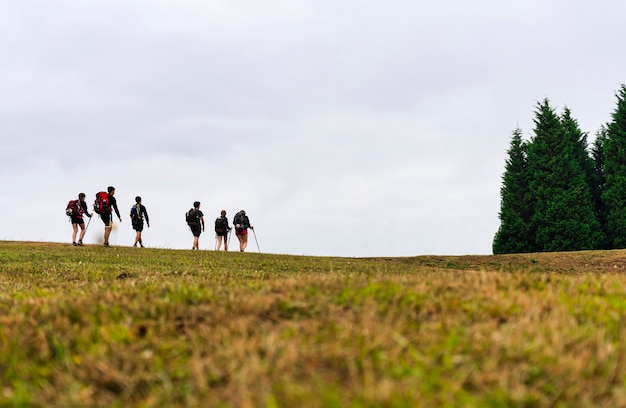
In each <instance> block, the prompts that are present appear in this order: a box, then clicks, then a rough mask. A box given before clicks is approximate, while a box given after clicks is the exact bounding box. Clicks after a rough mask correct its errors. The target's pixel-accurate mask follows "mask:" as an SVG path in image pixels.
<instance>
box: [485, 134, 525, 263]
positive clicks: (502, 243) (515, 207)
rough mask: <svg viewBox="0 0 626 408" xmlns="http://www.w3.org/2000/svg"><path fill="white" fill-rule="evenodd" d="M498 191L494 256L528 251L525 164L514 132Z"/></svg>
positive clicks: (520, 135) (517, 137)
mask: <svg viewBox="0 0 626 408" xmlns="http://www.w3.org/2000/svg"><path fill="white" fill-rule="evenodd" d="M508 155H509V157H508V159H507V161H506V166H505V170H504V175H503V176H502V187H501V188H500V198H501V202H500V214H499V217H500V228H499V229H498V232H496V235H495V237H494V239H493V253H494V254H506V253H523V252H531V251H532V244H531V242H530V235H529V224H530V216H531V214H532V211H531V209H530V208H529V206H528V205H529V201H528V199H529V194H528V193H529V191H528V161H527V158H526V143H524V142H523V140H522V131H521V130H520V129H519V128H517V129H515V130H514V131H513V137H512V138H511V146H510V148H509V150H508Z"/></svg>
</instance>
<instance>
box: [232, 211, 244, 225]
mask: <svg viewBox="0 0 626 408" xmlns="http://www.w3.org/2000/svg"><path fill="white" fill-rule="evenodd" d="M233 224H235V229H238V230H244V229H246V227H247V225H245V224H246V219H245V216H244V215H243V214H242V213H241V211H239V212H238V213H237V214H235V216H234V217H233ZM237 225H238V226H239V227H237Z"/></svg>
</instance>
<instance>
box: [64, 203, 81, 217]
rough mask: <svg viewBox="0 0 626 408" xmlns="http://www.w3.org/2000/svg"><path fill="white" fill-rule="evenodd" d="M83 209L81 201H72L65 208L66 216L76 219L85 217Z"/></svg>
mask: <svg viewBox="0 0 626 408" xmlns="http://www.w3.org/2000/svg"><path fill="white" fill-rule="evenodd" d="M83 212H84V211H83V209H82V207H81V206H80V201H79V200H70V202H69V203H67V207H66V208H65V215H67V216H72V215H73V216H74V217H78V216H81V215H83Z"/></svg>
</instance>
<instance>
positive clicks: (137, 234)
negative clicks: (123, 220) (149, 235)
mask: <svg viewBox="0 0 626 408" xmlns="http://www.w3.org/2000/svg"><path fill="white" fill-rule="evenodd" d="M140 240H141V232H140V231H137V230H135V242H134V243H133V246H134V247H136V246H137V244H138V243H139V241H140Z"/></svg>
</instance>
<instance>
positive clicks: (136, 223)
mask: <svg viewBox="0 0 626 408" xmlns="http://www.w3.org/2000/svg"><path fill="white" fill-rule="evenodd" d="M133 229H134V230H135V231H137V232H141V231H143V220H133Z"/></svg>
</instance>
